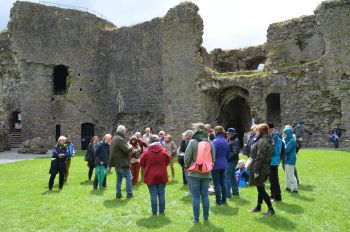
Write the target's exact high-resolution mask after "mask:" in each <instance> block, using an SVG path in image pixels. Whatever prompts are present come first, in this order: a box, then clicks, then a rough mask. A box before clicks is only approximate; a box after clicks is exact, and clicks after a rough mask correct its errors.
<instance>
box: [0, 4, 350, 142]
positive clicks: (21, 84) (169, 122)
mask: <svg viewBox="0 0 350 232" xmlns="http://www.w3.org/2000/svg"><path fill="white" fill-rule="evenodd" d="M314 13H315V14H314V15H312V16H304V17H300V18H296V19H292V20H288V21H285V22H280V23H274V24H272V25H270V26H269V28H268V31H267V42H266V44H264V45H260V46H256V47H249V48H244V49H237V50H230V51H223V50H221V49H215V50H213V51H212V52H210V53H208V52H207V51H206V50H205V49H204V48H203V47H202V46H201V44H202V35H203V21H202V19H201V17H200V15H199V14H198V7H197V6H196V5H194V4H192V3H181V4H180V5H178V6H176V7H174V8H172V9H170V10H169V11H168V12H167V14H166V15H165V16H164V17H162V18H155V19H153V20H151V21H148V22H144V23H141V24H137V25H134V26H131V27H121V28H117V27H116V26H115V25H113V24H112V23H110V22H108V21H106V20H104V19H101V18H98V17H96V16H95V15H92V14H90V13H87V12H81V11H77V10H72V9H62V8H58V7H52V6H45V5H41V4H37V3H29V2H16V3H15V4H14V6H13V8H12V10H11V20H10V22H9V24H8V28H7V30H5V31H3V32H1V34H0V81H1V88H0V124H2V126H1V128H2V129H0V130H7V131H8V134H10V136H7V138H6V139H2V142H3V143H5V142H6V141H5V140H10V141H11V143H12V145H13V146H15V145H16V143H17V144H18V143H20V142H21V141H24V140H27V139H32V138H34V137H42V138H44V139H47V140H49V141H51V142H52V143H54V140H55V139H56V138H57V137H58V136H59V135H60V134H63V133H70V134H71V135H72V137H73V140H74V142H75V144H76V146H77V147H80V148H86V146H87V144H88V142H89V139H90V138H91V136H92V135H94V134H97V135H101V134H103V133H106V132H112V131H113V130H114V129H115V128H116V126H117V125H118V124H124V125H125V126H126V127H127V129H128V131H129V132H135V131H139V130H143V129H144V128H145V127H146V126H150V127H152V128H153V130H154V131H158V130H160V129H163V130H165V131H167V132H170V133H172V134H174V136H175V137H180V133H181V132H183V131H185V130H186V129H188V128H189V126H190V124H191V123H192V122H197V121H203V122H207V123H210V124H213V125H216V124H221V125H223V126H225V127H235V128H236V129H237V130H238V132H239V134H240V136H242V134H243V133H244V131H248V130H249V128H250V126H251V123H252V120H254V121H255V122H263V121H273V122H274V123H275V124H276V125H277V126H279V127H281V126H282V125H285V124H291V123H292V122H294V121H300V122H302V124H303V128H304V129H305V130H306V132H307V133H306V136H305V139H306V140H305V144H306V145H307V146H326V145H327V144H328V143H329V142H328V137H327V135H328V134H329V132H330V130H331V129H332V126H333V124H335V123H338V122H339V123H341V128H342V129H344V130H343V134H344V136H343V139H342V141H341V145H342V146H348V145H350V97H349V96H350V2H349V1H345V0H343V1H332V2H323V3H321V4H320V5H319V6H318V7H317V9H316V10H315V12H314ZM260 64H265V68H264V69H263V70H262V71H258V70H257V67H258V66H259V65H260ZM308 132H309V133H308ZM0 134H1V133H0ZM5 134H6V133H5ZM4 137H6V136H4Z"/></svg>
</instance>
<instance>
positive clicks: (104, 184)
mask: <svg viewBox="0 0 350 232" xmlns="http://www.w3.org/2000/svg"><path fill="white" fill-rule="evenodd" d="M106 182H107V175H105V178H104V179H103V183H102V187H103V188H106V186H107V184H106ZM97 186H98V179H97V175H95V179H94V189H97Z"/></svg>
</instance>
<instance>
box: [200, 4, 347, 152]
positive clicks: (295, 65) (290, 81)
mask: <svg viewBox="0 0 350 232" xmlns="http://www.w3.org/2000/svg"><path fill="white" fill-rule="evenodd" d="M349 15H350V4H349V2H348V1H337V2H324V3H322V4H321V5H320V6H319V7H318V9H317V10H316V11H315V15H313V16H304V17H301V18H297V19H292V20H288V21H285V22H281V23H275V24H272V25H270V27H269V29H268V35H267V44H266V46H267V52H268V57H267V58H268V60H267V68H266V69H265V70H264V71H263V72H233V73H222V74H220V73H217V72H212V73H208V76H211V77H210V78H208V79H206V80H205V81H203V82H202V83H201V85H200V87H201V89H202V91H204V92H205V93H206V95H207V99H205V100H204V103H203V104H204V105H206V104H208V103H206V102H208V101H209V102H210V101H213V100H214V102H216V103H217V104H216V106H215V104H214V105H209V106H210V107H211V108H210V109H208V107H207V108H206V109H207V111H208V112H209V113H208V120H209V121H212V122H213V123H215V122H218V121H219V120H220V113H219V112H220V110H221V108H220V107H222V104H223V102H224V101H226V100H227V99H229V100H230V99H233V98H234V97H236V96H243V97H244V98H245V99H246V100H247V101H248V103H249V106H250V110H251V117H252V118H254V119H255V120H256V122H263V121H266V120H267V119H266V118H267V113H268V112H267V108H266V105H267V103H266V97H267V96H268V95H269V94H270V93H278V94H280V101H281V102H280V103H281V109H280V111H281V119H282V121H281V126H283V125H287V124H292V123H293V122H298V121H299V122H301V123H302V124H303V128H304V129H305V130H306V133H305V141H304V144H305V145H306V146H313V147H314V146H317V147H324V146H331V144H330V143H329V137H328V136H329V133H330V130H331V129H332V127H333V125H334V123H335V122H342V125H341V128H343V129H345V130H344V131H343V135H344V136H343V139H342V141H341V145H342V146H348V145H349V129H348V126H349V123H348V120H349V117H348V114H349V109H348V108H349V105H350V104H349V103H350V102H348V99H350V98H349V93H350V92H349V87H350V82H349V80H350V79H349V67H350V62H349V59H350V58H349V57H350V50H349V44H348V43H349V42H348V41H350V37H349V33H350V31H349V28H350V24H349V22H350V18H349ZM209 72H210V71H209ZM348 79H349V80H348ZM237 89H238V90H237ZM242 92H247V93H246V94H245V96H244V94H242ZM225 99H226V100H225ZM232 110H234V109H232ZM309 132H310V133H309Z"/></svg>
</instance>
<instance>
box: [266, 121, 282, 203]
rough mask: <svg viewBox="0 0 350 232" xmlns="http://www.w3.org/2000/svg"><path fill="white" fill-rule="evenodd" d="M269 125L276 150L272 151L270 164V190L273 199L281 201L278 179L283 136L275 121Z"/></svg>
mask: <svg viewBox="0 0 350 232" xmlns="http://www.w3.org/2000/svg"><path fill="white" fill-rule="evenodd" d="M268 126H269V134H270V136H271V138H272V141H273V143H274V151H273V153H272V160H271V164H270V175H269V181H270V191H271V196H270V198H271V201H281V200H282V196H281V187H280V182H279V179H278V166H279V164H280V161H281V152H282V146H283V143H282V136H281V134H280V133H279V132H278V131H277V130H276V129H275V125H274V124H273V123H271V122H270V123H268Z"/></svg>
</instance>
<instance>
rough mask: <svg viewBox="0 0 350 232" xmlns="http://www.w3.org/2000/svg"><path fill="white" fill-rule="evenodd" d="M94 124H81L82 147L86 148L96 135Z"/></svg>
mask: <svg viewBox="0 0 350 232" xmlns="http://www.w3.org/2000/svg"><path fill="white" fill-rule="evenodd" d="M94 134H95V131H94V124H92V123H83V124H81V149H82V150H86V149H87V148H88V146H89V143H90V140H91V139H92V137H94Z"/></svg>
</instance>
